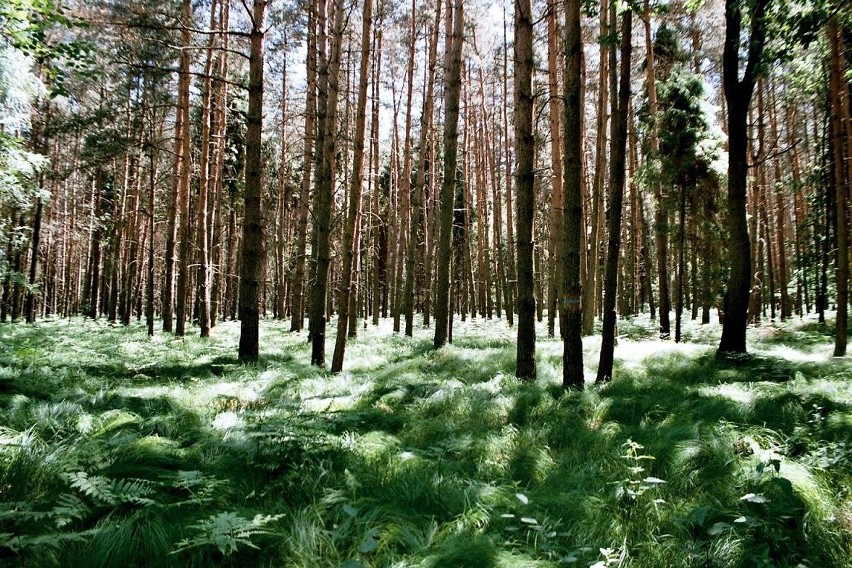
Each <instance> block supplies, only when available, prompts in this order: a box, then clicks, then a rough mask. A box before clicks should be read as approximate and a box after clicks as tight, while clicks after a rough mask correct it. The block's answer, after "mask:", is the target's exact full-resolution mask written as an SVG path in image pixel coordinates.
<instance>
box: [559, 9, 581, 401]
mask: <svg viewBox="0 0 852 568" xmlns="http://www.w3.org/2000/svg"><path fill="white" fill-rule="evenodd" d="M580 5H581V0H568V1H567V2H566V3H565V66H566V74H565V85H564V91H563V92H564V96H565V104H564V105H563V107H562V112H563V121H562V122H563V125H562V127H563V130H562V133H563V136H562V137H563V139H564V140H565V154H564V155H563V162H564V167H563V171H562V173H563V176H564V190H565V193H564V195H563V199H564V202H563V207H564V210H565V216H564V219H563V222H564V226H563V227H564V228H563V237H562V238H563V240H564V246H563V247H562V249H561V250H560V251H559V252H560V253H561V255H562V263H563V265H562V270H563V271H564V283H565V290H564V294H563V297H562V305H561V306H560V309H561V312H560V316H559V317H560V320H562V321H563V322H565V325H564V328H565V334H564V338H563V351H562V386H563V387H564V388H573V389H581V390H582V388H583V385H584V380H583V338H582V334H583V306H582V303H581V302H582V294H581V287H580V244H581V242H582V239H581V232H582V231H583V204H582V187H583V178H582V174H583V154H582V151H583V143H582V140H583V127H582V121H581V118H582V114H581V112H582V111H581V105H582V97H581V95H582V74H581V56H582V50H583V44H582V36H581V28H580V20H581V15H580Z"/></svg>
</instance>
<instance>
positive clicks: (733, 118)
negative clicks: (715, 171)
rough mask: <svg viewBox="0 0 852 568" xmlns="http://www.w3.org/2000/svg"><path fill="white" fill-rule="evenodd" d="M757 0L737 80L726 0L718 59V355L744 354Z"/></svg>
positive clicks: (760, 12)
mask: <svg viewBox="0 0 852 568" xmlns="http://www.w3.org/2000/svg"><path fill="white" fill-rule="evenodd" d="M768 3H769V0H756V1H755V3H754V6H753V7H752V12H751V18H750V20H751V32H750V34H749V35H750V38H749V42H748V46H749V48H748V60H747V62H746V67H745V71H744V73H743V77H742V79H740V78H739V76H740V70H739V68H740V56H739V54H740V42H741V37H740V36H741V31H742V19H743V14H742V5H741V3H740V2H738V1H737V0H725V47H724V52H723V55H722V84H723V87H724V91H725V102H726V104H727V107H728V120H727V125H728V231H729V240H730V243H729V249H728V262H729V264H730V270H731V272H730V276H729V278H728V285H727V290H726V292H725V321H724V323H723V324H722V338H721V340H720V342H719V353H721V354H728V353H745V352H746V323H747V321H748V294H749V282H750V276H751V275H750V274H749V272H750V268H751V243H750V242H749V236H748V225H747V222H746V178H747V174H748V155H747V144H748V122H747V118H748V107H749V104H750V103H751V97H752V94H753V93H754V85H755V80H756V76H757V65H758V62H759V59H760V57H761V54H762V53H763V46H764V43H765V40H766V18H765V12H766V6H767V4H768Z"/></svg>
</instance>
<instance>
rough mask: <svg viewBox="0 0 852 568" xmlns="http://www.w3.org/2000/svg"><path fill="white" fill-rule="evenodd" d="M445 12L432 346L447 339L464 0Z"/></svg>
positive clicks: (442, 343) (457, 0)
mask: <svg viewBox="0 0 852 568" xmlns="http://www.w3.org/2000/svg"><path fill="white" fill-rule="evenodd" d="M449 5H450V4H449V0H448V8H447V15H446V34H447V38H446V47H445V49H446V51H445V54H444V67H445V69H446V71H445V76H444V179H443V182H442V183H441V207H440V213H439V217H438V220H439V227H440V230H439V236H438V258H439V259H440V262H439V263H438V281H437V288H436V292H435V336H434V346H435V349H440V348H441V347H443V346H444V344H445V343H446V342H447V334H448V332H449V316H450V313H449V310H450V264H451V263H450V261H449V259H450V252H451V245H452V228H453V199H454V197H455V187H456V169H457V164H458V157H457V155H456V154H457V151H458V122H459V99H460V97H461V58H462V45H463V44H464V35H463V34H464V0H455V5H454V7H453V11H452V12H451V11H450V10H449Z"/></svg>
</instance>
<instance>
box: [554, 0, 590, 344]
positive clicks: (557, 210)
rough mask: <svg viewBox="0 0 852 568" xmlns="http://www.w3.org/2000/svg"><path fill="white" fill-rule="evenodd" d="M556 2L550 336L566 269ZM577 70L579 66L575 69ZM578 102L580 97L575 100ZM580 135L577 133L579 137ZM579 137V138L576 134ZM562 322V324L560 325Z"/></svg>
mask: <svg viewBox="0 0 852 568" xmlns="http://www.w3.org/2000/svg"><path fill="white" fill-rule="evenodd" d="M558 7H559V3H558V2H556V1H555V0H550V1H549V2H548V8H547V71H548V90H549V93H550V98H549V100H548V107H549V114H550V133H551V136H550V168H551V170H552V177H551V179H552V185H551V194H550V239H549V241H548V253H549V258H550V265H551V267H552V270H551V271H550V278H548V281H547V333H548V335H550V336H551V337H553V336H554V335H555V333H556V311H557V306H556V303H557V300H556V299H557V298H558V297H559V296H560V294H562V285H563V281H564V278H565V271H564V269H563V268H562V266H560V264H561V262H562V259H563V258H564V257H565V255H564V253H563V252H562V250H561V249H562V245H563V244H564V241H563V238H564V232H565V225H564V222H563V213H562V208H563V207H564V206H565V204H564V202H563V195H562V182H563V180H562V141H561V140H560V137H559V135H558V134H559V133H560V130H559V119H560V105H559V61H558V60H559V48H560V41H559V20H558V17H559V16H558V12H559V10H558ZM578 69H579V68H578ZM577 102H578V103H579V100H578V101H577ZM581 135H582V134H580V136H581ZM578 140H579V137H578ZM560 325H561V324H560Z"/></svg>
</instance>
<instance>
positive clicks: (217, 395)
mask: <svg viewBox="0 0 852 568" xmlns="http://www.w3.org/2000/svg"><path fill="white" fill-rule="evenodd" d="M652 325H653V324H652V323H651V322H648V321H647V320H637V321H633V322H624V323H623V325H622V327H621V329H622V330H623V331H625V330H627V331H629V333H630V335H631V336H635V337H642V336H647V337H653V335H654V334H653V333H652V332H648V329H651V330H652V329H653V328H652ZM456 326H457V327H456V330H455V331H456V334H457V341H456V343H455V344H454V345H451V346H447V348H446V349H444V350H441V351H440V352H434V351H432V350H431V349H429V348H428V347H424V345H426V346H428V345H429V337H428V330H418V334H422V335H418V336H416V337H415V338H414V339H407V338H403V337H383V336H382V335H381V334H382V333H384V332H385V330H384V329H381V330H372V329H370V330H367V331H365V332H364V333H363V334H362V336H361V337H359V338H357V339H354V340H352V341H351V343H350V345H349V349H350V351H349V355H350V356H351V359H350V363H351V367H350V370H349V371H348V372H347V373H344V374H342V375H339V376H331V375H328V374H326V373H324V372H320V371H318V370H317V369H315V368H312V367H310V366H309V365H306V364H303V363H302V361H305V360H307V352H306V350H307V345H306V344H305V343H304V342H303V340H302V339H303V337H300V336H299V335H297V334H288V333H287V332H286V331H285V330H286V326H284V325H281V324H278V323H272V322H268V323H266V324H265V328H264V334H265V335H264V336H265V337H266V338H267V340H268V344H267V345H268V350H267V351H266V352H265V354H264V357H263V358H262V359H261V361H260V362H259V364H258V365H257V366H256V367H250V368H247V367H242V366H239V365H235V364H233V358H232V357H229V356H226V355H225V354H226V353H230V352H231V351H232V345H233V342H234V341H235V339H236V337H237V333H238V325H237V324H232V323H230V322H224V323H222V324H221V325H220V326H219V327H217V332H216V334H214V336H213V337H212V338H210V339H209V341H207V342H201V341H199V340H194V339H191V338H189V339H186V340H184V341H179V342H178V341H172V340H171V339H170V338H169V337H167V336H157V337H154V338H152V339H148V338H147V337H146V335H145V330H144V328H143V327H141V326H140V327H129V328H113V327H109V326H107V325H105V324H104V323H103V322H93V321H83V320H75V321H73V322H71V323H70V324H69V323H67V322H65V321H62V322H60V321H47V322H42V323H39V324H37V325H35V326H27V327H17V326H0V382H2V385H3V387H2V392H0V423H2V424H4V427H3V428H2V429H0V563H10V564H15V563H19V564H21V563H22V564H24V565H38V566H46V567H50V566H69V567H75V566H87V567H88V566H97V567H108V566H146V565H147V566H152V565H153V566H164V567H170V566H198V567H200V566H218V565H224V566H235V565H240V566H245V565H248V566H267V565H274V566H297V567H305V568H315V567H329V568H331V567H335V568H337V567H340V566H349V567H355V566H362V567H368V566H422V567H429V566H434V567H438V566H441V567H443V566H486V567H504V566H530V567H533V566H535V567H539V566H541V567H543V566H558V565H562V564H574V565H579V566H591V565H595V566H601V567H605V566H636V567H657V566H684V567H686V566H718V567H723V566H724V567H727V566H759V565H770V564H771V565H774V566H795V565H797V564H802V565H811V566H817V565H819V566H841V567H842V566H849V565H850V562H849V554H848V551H849V547H850V544H852V539H850V533H849V529H848V524H847V523H848V521H847V519H848V518H849V514H850V511H852V501H850V497H849V494H848V490H847V489H846V488H847V487H849V486H850V484H852V461H850V458H852V452H850V449H849V448H852V440H850V433H852V391H850V390H849V386H848V385H849V382H848V374H849V373H848V369H847V368H846V367H845V366H843V365H841V364H838V363H837V362H833V361H831V360H829V359H827V358H825V359H818V358H817V359H815V357H814V354H815V353H821V352H822V351H821V350H825V351H826V352H828V350H829V349H830V344H831V337H830V336H827V335H825V334H824V332H823V330H822V328H821V327H819V326H816V325H794V324H785V325H784V326H782V327H780V328H779V329H778V330H777V332H775V333H772V334H769V333H766V334H765V335H764V336H763V337H762V338H760V337H757V336H755V341H754V343H753V344H752V345H751V346H750V347H751V349H750V350H751V352H752V353H755V355H753V356H752V357H750V358H748V359H745V360H742V361H730V360H726V359H719V358H716V357H715V356H714V355H713V352H712V350H713V347H714V346H715V342H716V335H717V334H718V327H713V328H712V329H711V330H709V331H703V332H702V333H698V331H696V330H693V329H688V330H687V331H689V334H690V335H689V336H690V337H692V338H693V340H694V341H700V342H704V343H706V348H705V347H701V346H695V345H692V346H678V347H675V346H670V347H669V348H668V349H669V350H668V351H667V352H665V353H661V354H659V355H656V356H650V357H648V356H646V355H641V356H638V357H633V356H631V357H627V356H626V355H625V357H627V358H626V359H625V360H624V361H622V366H621V369H620V371H619V374H618V375H617V377H616V380H614V381H613V382H612V383H610V384H609V385H607V386H606V387H603V388H592V389H589V390H587V391H585V392H582V393H577V392H564V391H563V390H562V389H561V387H560V386H559V385H560V376H559V373H558V360H559V357H560V356H561V348H562V346H561V343H560V342H559V341H558V340H556V339H549V338H546V337H545V334H543V333H542V334H541V336H542V339H541V340H540V342H539V346H538V347H539V354H540V355H539V356H540V361H539V364H540V369H541V377H540V378H539V379H538V381H537V382H534V383H526V382H524V383H522V382H519V381H516V380H515V379H514V378H513V377H512V376H511V371H512V358H513V351H514V348H513V347H514V346H513V344H512V336H513V330H511V329H508V328H506V327H504V326H502V325H500V324H498V323H496V322H486V323H483V322H465V323H459V322H457V324H456ZM379 338H381V340H378V339H379ZM651 341H653V339H652V340H651ZM631 343H632V344H633V347H631ZM647 345H652V343H645V342H644V340H643V342H640V341H636V342H633V341H630V340H625V342H623V344H622V346H621V347H620V348H619V349H631V348H632V349H635V350H637V352H638V351H641V350H642V349H647ZM791 345H797V346H802V349H793V348H792V347H790V346H791ZM617 353H622V354H626V353H627V351H619V352H617Z"/></svg>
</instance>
